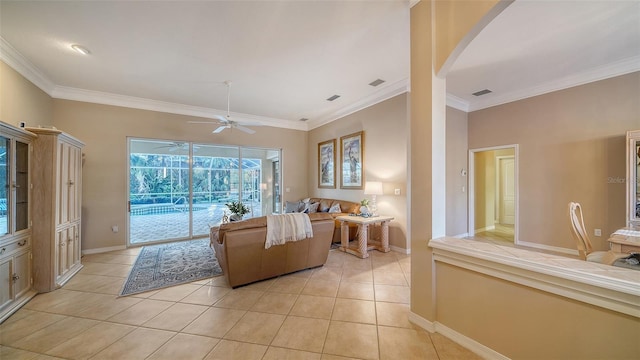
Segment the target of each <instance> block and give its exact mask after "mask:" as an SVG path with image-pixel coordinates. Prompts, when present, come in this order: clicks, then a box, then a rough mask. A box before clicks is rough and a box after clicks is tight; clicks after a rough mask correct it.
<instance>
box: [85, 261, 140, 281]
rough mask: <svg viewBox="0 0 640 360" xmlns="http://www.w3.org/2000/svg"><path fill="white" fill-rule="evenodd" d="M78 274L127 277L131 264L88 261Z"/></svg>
mask: <svg viewBox="0 0 640 360" xmlns="http://www.w3.org/2000/svg"><path fill="white" fill-rule="evenodd" d="M83 265H84V267H83V268H82V270H80V272H79V273H78V274H83V275H105V276H117V277H122V278H126V277H127V276H129V272H130V271H131V265H121V264H103V263H93V262H87V263H83Z"/></svg>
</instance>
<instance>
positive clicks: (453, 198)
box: [446, 107, 469, 236]
mask: <svg viewBox="0 0 640 360" xmlns="http://www.w3.org/2000/svg"><path fill="white" fill-rule="evenodd" d="M446 142H447V185H446V190H447V233H446V234H447V235H448V236H456V235H463V234H466V233H467V225H468V224H467V193H468V191H469V188H468V184H467V179H468V176H462V175H461V171H462V170H463V169H464V170H466V171H468V169H469V165H468V162H469V160H468V159H469V155H468V152H467V113H466V112H464V111H460V110H457V109H454V108H451V107H447V140H446ZM463 187H464V190H463Z"/></svg>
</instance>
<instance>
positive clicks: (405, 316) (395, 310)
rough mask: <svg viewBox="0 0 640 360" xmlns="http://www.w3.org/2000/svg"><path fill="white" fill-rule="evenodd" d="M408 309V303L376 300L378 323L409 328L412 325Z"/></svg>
mask: <svg viewBox="0 0 640 360" xmlns="http://www.w3.org/2000/svg"><path fill="white" fill-rule="evenodd" d="M409 311H410V308H409V305H408V304H398V303H388V302H382V301H378V302H376V315H377V319H378V325H386V326H395V327H402V328H407V329H411V328H413V326H412V325H411V323H410V322H409Z"/></svg>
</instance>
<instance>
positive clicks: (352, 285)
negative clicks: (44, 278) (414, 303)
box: [0, 248, 479, 360]
mask: <svg viewBox="0 0 640 360" xmlns="http://www.w3.org/2000/svg"><path fill="white" fill-rule="evenodd" d="M138 251H139V248H138V249H128V250H122V251H114V252H110V253H104V254H96V255H88V256H85V257H83V263H84V265H85V267H84V268H83V269H82V271H81V272H80V273H78V274H77V275H76V276H75V277H74V278H73V279H71V280H70V281H69V283H67V284H66V285H65V286H64V287H63V288H62V289H59V290H56V291H54V292H51V293H47V294H40V295H38V296H36V297H35V298H33V299H32V300H31V301H30V302H29V303H28V304H26V305H25V306H24V307H23V308H22V309H20V310H19V311H18V312H16V313H15V314H14V315H13V316H11V317H10V318H9V319H7V320H6V321H5V322H4V323H3V324H2V325H0V359H2V360H9V359H56V358H64V359H127V360H129V359H132V360H133V359H173V360H176V359H262V360H272V359H278V360H279V359H296V360H297V359H318V360H337V359H343V360H344V359H394V360H396V359H478V358H479V357H477V356H476V355H475V354H473V353H471V352H469V351H468V350H466V349H465V348H463V347H461V346H459V345H457V344H456V343H454V342H452V341H451V340H449V339H447V338H445V337H443V336H441V335H439V334H430V333H428V332H425V331H423V330H422V329H420V328H418V327H416V326H415V325H412V324H411V323H410V322H409V321H408V319H407V316H408V311H409V293H410V292H409V284H410V257H409V256H407V255H402V254H398V253H394V252H391V253H387V254H383V253H380V252H377V251H371V252H370V255H371V256H370V257H369V258H368V259H359V258H356V257H355V256H352V255H349V254H345V253H342V252H339V251H338V250H331V252H330V255H329V259H328V261H327V263H326V265H325V266H324V267H321V268H317V269H312V270H307V271H303V272H298V273H294V274H290V275H286V276H281V277H279V278H276V279H272V280H267V281H262V282H259V283H255V284H252V285H249V286H245V287H241V288H238V289H235V290H233V289H231V288H229V286H228V285H227V283H226V280H225V279H224V277H222V276H221V277H216V278H213V279H207V280H202V281H197V282H194V283H190V284H185V285H180V286H175V287H171V288H167V289H163V290H158V291H150V292H146V293H142V294H139V295H133V296H127V297H120V298H119V297H117V294H118V293H119V290H120V287H121V286H122V283H123V281H124V279H125V278H126V276H127V274H128V271H129V269H130V267H131V264H133V262H134V261H135V258H136V255H137V253H138Z"/></svg>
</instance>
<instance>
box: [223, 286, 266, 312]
mask: <svg viewBox="0 0 640 360" xmlns="http://www.w3.org/2000/svg"><path fill="white" fill-rule="evenodd" d="M263 294H264V291H255V290H248V289H244V288H240V289H236V290H232V291H230V292H229V293H227V295H225V296H224V297H223V298H222V299H220V300H218V302H217V303H215V304H214V305H213V306H215V307H222V308H229V309H237V310H249V309H251V307H252V306H253V305H254V304H255V303H256V302H257V301H258V300H259V299H260V297H262V295H263Z"/></svg>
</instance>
